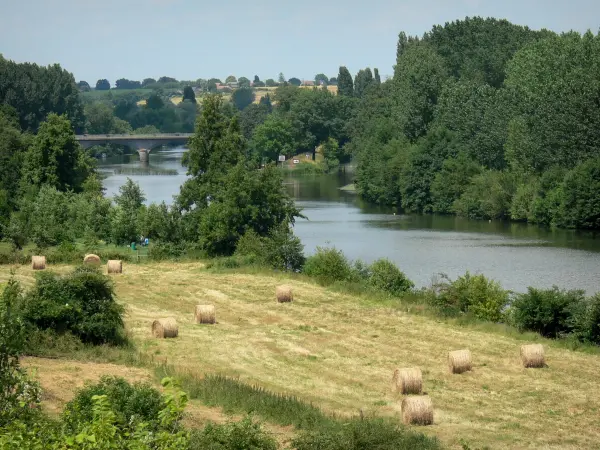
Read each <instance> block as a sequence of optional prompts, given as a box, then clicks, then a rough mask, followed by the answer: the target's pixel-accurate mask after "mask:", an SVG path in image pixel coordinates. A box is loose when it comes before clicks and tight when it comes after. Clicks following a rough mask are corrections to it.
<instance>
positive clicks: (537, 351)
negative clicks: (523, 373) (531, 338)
mask: <svg viewBox="0 0 600 450" xmlns="http://www.w3.org/2000/svg"><path fill="white" fill-rule="evenodd" d="M521 360H522V361H523V366H525V367H527V368H530V367H531V368H539V367H545V366H546V360H545V358H544V346H543V345H542V344H529V345H522V346H521Z"/></svg>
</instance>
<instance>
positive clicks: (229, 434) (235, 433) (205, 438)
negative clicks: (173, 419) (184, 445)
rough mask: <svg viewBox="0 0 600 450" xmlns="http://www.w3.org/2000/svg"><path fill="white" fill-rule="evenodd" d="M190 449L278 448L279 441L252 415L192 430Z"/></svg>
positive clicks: (266, 449)
mask: <svg viewBox="0 0 600 450" xmlns="http://www.w3.org/2000/svg"><path fill="white" fill-rule="evenodd" d="M189 449H190V450H241V449H248V450H277V442H276V441H275V439H273V437H271V436H270V435H269V434H267V433H266V432H265V431H264V430H263V429H262V427H261V426H260V424H259V423H257V422H254V421H252V419H251V418H250V417H246V418H245V419H243V420H241V421H239V422H230V423H228V424H224V425H213V424H208V425H206V427H204V429H203V430H202V431H195V432H192V434H191V436H190V446H189Z"/></svg>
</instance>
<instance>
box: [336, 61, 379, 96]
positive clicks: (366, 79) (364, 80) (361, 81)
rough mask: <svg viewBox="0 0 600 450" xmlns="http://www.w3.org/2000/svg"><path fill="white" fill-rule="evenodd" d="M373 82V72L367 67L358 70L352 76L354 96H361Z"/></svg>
mask: <svg viewBox="0 0 600 450" xmlns="http://www.w3.org/2000/svg"><path fill="white" fill-rule="evenodd" d="M374 82H375V80H374V78H373V73H372V72H371V69H370V68H369V67H367V68H366V69H361V70H359V71H358V73H357V74H356V76H355V77H354V95H355V96H356V97H362V96H363V94H364V93H365V91H366V90H367V89H368V88H369V86H370V85H371V84H373V83H374ZM338 89H339V87H338Z"/></svg>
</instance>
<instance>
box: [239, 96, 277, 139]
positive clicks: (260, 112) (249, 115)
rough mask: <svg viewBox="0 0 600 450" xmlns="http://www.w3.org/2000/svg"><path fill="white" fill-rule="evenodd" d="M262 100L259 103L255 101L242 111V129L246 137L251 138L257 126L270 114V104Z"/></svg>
mask: <svg viewBox="0 0 600 450" xmlns="http://www.w3.org/2000/svg"><path fill="white" fill-rule="evenodd" d="M263 98H264V97H263ZM260 100H261V102H260V103H259V104H258V105H257V104H254V103H253V104H252V105H250V106H248V107H246V108H245V109H244V110H243V111H241V112H240V119H239V120H240V130H241V131H242V134H243V135H244V137H245V138H246V139H251V138H252V134H253V133H254V130H255V129H256V127H257V126H259V125H260V124H262V123H263V122H264V121H265V120H267V117H268V116H269V113H270V109H269V105H267V104H265V103H264V102H263V101H262V100H263V99H262V98H261V99H260Z"/></svg>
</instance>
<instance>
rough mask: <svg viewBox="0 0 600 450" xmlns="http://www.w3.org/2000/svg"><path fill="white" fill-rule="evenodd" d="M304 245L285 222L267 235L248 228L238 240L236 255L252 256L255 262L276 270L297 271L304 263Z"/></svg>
mask: <svg viewBox="0 0 600 450" xmlns="http://www.w3.org/2000/svg"><path fill="white" fill-rule="evenodd" d="M303 249H304V246H303V245H302V242H301V241H300V239H298V238H297V237H296V236H294V233H292V231H291V230H290V229H289V227H288V226H287V225H285V224H282V225H280V226H279V227H277V228H274V229H272V230H271V232H270V233H269V235H268V236H267V237H261V236H259V235H258V234H257V233H256V232H255V231H254V230H248V231H247V232H246V233H245V234H244V235H243V236H242V237H241V238H240V240H239V241H238V243H237V246H236V251H235V254H236V255H237V256H254V257H255V259H256V263H257V264H259V265H263V266H266V267H270V268H272V269H276V270H291V271H294V272H296V271H299V270H300V269H301V268H302V266H303V265H304V261H305V258H304V254H303V253H302V251H303Z"/></svg>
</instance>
